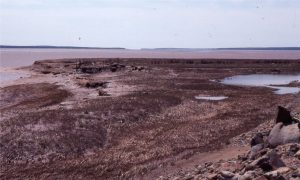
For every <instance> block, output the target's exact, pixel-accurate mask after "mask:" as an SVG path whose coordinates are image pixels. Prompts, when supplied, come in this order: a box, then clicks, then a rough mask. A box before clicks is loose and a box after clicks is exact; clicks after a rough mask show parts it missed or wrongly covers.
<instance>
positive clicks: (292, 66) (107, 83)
mask: <svg viewBox="0 0 300 180" xmlns="http://www.w3.org/2000/svg"><path fill="white" fill-rule="evenodd" d="M23 70H26V71H28V72H30V73H31V75H30V76H29V77H25V78H22V79H21V80H17V81H15V82H13V84H10V85H7V86H5V87H1V89H0V93H1V100H0V104H1V106H0V113H1V120H0V132H1V133H0V166H1V174H0V177H1V178H3V179H15V178H28V179H32V178H35V179H43V178H47V177H51V178H52V179H54V178H58V179H79V178H85V179H126V178H136V179H141V178H146V179H154V178H158V177H159V176H160V175H163V174H164V173H170V172H174V171H177V170H179V169H180V167H184V165H185V164H189V165H191V162H190V158H192V157H193V158H194V157H195V156H197V154H202V153H209V152H211V151H218V150H222V149H224V148H228V146H231V145H234V142H233V141H232V139H233V138H235V137H236V136H238V135H240V134H243V133H246V132H249V131H251V130H252V129H254V128H256V127H257V126H259V125H260V124H262V123H264V122H267V121H270V120H272V119H274V118H275V116H276V113H275V112H276V110H277V106H279V105H281V106H288V107H290V108H291V109H294V110H295V111H300V107H299V103H300V95H299V93H296V94H283V95H278V94H275V93H274V92H273V90H272V89H270V88H268V87H260V86H255V87H249V86H235V85H226V84H222V83H220V81H221V80H222V79H224V78H227V77H232V76H235V75H249V74H275V75H278V74H286V75H296V74H299V73H300V60H285V59H277V60H260V59H257V60H253V59H243V60H240V59H235V60H233V59H166V58H163V59H159V58H66V59H57V60H44V61H35V62H34V64H33V65H31V66H28V67H25V68H23ZM293 87H299V84H297V83H295V84H294V85H293ZM199 94H201V96H225V97H228V98H227V99H225V100H222V101H201V100H197V99H195V97H196V96H199ZM244 149H245V148H244V147H243V146H237V147H236V149H235V150H234V151H236V152H238V150H241V151H240V152H243V151H245V150H244ZM179 162H180V167H179ZM177 164H178V166H177Z"/></svg>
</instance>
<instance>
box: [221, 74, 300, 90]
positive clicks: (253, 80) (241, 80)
mask: <svg viewBox="0 0 300 180" xmlns="http://www.w3.org/2000/svg"><path fill="white" fill-rule="evenodd" d="M291 82H300V74H299V75H277V74H276V75H273V74H251V75H238V76H233V77H228V78H225V79H223V80H222V81H221V83H223V84H228V85H237V86H265V87H269V88H272V89H274V90H275V93H276V94H290V93H292V94H296V93H299V92H300V87H289V86H288V84H290V83H291Z"/></svg>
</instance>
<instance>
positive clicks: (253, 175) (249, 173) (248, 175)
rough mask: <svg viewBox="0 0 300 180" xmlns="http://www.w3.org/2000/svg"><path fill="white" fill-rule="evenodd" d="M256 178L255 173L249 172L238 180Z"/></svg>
mask: <svg viewBox="0 0 300 180" xmlns="http://www.w3.org/2000/svg"><path fill="white" fill-rule="evenodd" d="M254 177H255V171H247V172H246V173H245V174H244V175H242V176H240V177H239V179H238V180H251V179H254Z"/></svg>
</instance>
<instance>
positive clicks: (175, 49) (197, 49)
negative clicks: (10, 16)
mask: <svg viewBox="0 0 300 180" xmlns="http://www.w3.org/2000/svg"><path fill="white" fill-rule="evenodd" d="M10 48H11V49H27V48H30V49H99V50H102V49H103V50H110V49H111V50H130V49H127V48H122V47H85V46H83V47H80V46H48V45H37V46H15V45H0V49H10ZM135 50H142V51H223V50H226V51H228V50H229V51H230V50H235V51H236V50H237V51H238V50H242V51H245V50H264V51H267V50H271V51H272V50H273V51H274V50H295V51H300V47H234V48H141V49H135Z"/></svg>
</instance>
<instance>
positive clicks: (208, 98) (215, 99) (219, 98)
mask: <svg viewBox="0 0 300 180" xmlns="http://www.w3.org/2000/svg"><path fill="white" fill-rule="evenodd" d="M195 98H196V99H202V100H209V101H221V100H224V99H227V98H228V97H226V96H195Z"/></svg>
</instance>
